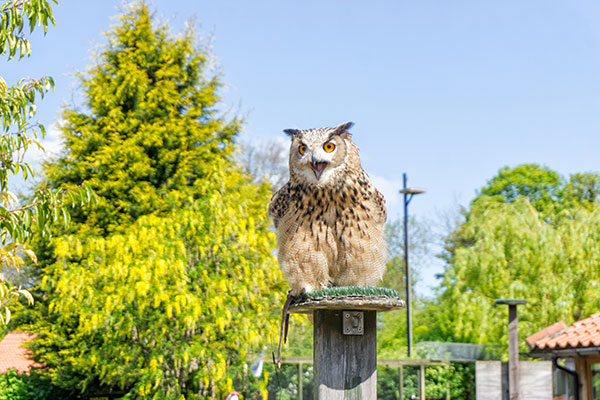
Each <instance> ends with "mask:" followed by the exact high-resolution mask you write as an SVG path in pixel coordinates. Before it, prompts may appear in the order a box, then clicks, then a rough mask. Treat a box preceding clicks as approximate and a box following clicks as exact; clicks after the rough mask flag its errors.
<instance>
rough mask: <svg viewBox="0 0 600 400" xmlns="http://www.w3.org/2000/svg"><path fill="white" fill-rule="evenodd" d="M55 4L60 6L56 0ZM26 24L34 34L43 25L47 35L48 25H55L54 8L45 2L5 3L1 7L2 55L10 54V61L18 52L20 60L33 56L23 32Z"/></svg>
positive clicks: (18, 1)
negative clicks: (37, 27)
mask: <svg viewBox="0 0 600 400" xmlns="http://www.w3.org/2000/svg"><path fill="white" fill-rule="evenodd" d="M53 2H54V3H55V4H58V3H57V1H56V0H53ZM26 22H27V24H28V25H29V33H31V32H33V30H34V29H35V27H36V25H37V26H40V25H41V26H43V27H44V34H46V32H47V31H48V23H51V24H52V25H54V17H53V16H52V8H51V7H50V5H49V4H48V2H47V1H45V0H13V1H7V2H5V3H4V4H3V5H2V6H1V7H0V54H2V55H4V54H7V53H8V59H9V60H10V59H11V58H13V57H14V56H15V55H16V54H17V52H18V53H19V58H23V57H25V56H29V55H30V54H31V45H30V44H29V41H28V40H27V39H26V38H25V35H24V32H23V29H24V27H25V23H26Z"/></svg>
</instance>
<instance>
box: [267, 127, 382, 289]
mask: <svg viewBox="0 0 600 400" xmlns="http://www.w3.org/2000/svg"><path fill="white" fill-rule="evenodd" d="M352 125H353V124H352V123H351V122H347V123H344V124H342V125H339V126H337V127H335V128H321V129H309V130H299V129H286V130H284V132H285V133H287V134H288V135H289V136H290V137H291V139H292V144H291V147H290V161H289V167H290V180H289V182H287V183H286V184H285V185H284V186H283V187H282V188H281V189H279V190H278V191H277V192H276V193H275V194H274V195H273V198H272V199H271V202H270V203H269V215H270V216H271V218H272V219H273V223H274V225H275V229H276V231H277V245H278V249H279V254H278V258H279V265H280V267H281V269H282V271H283V272H284V274H285V275H286V276H287V278H288V281H289V283H290V287H291V293H292V295H297V294H300V293H303V292H310V291H312V290H316V289H322V288H325V287H330V286H353V285H356V286H375V284H376V283H377V282H378V281H379V280H380V279H381V277H382V275H383V272H384V270H385V261H386V246H385V242H384V239H383V225H384V223H385V219H386V210H385V200H384V198H383V195H382V194H381V193H379V192H378V191H377V189H376V188H375V186H373V184H372V183H371V181H370V179H369V177H368V176H367V174H366V173H365V171H364V170H363V169H362V167H361V165H360V158H359V156H358V148H357V147H356V145H355V144H354V142H353V141H352V139H351V137H350V133H349V132H348V129H350V128H351V127H352Z"/></svg>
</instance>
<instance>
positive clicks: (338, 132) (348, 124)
mask: <svg viewBox="0 0 600 400" xmlns="http://www.w3.org/2000/svg"><path fill="white" fill-rule="evenodd" d="M353 125H354V122H344V123H343V124H340V125H338V126H336V127H335V128H333V133H332V134H331V136H335V135H341V134H342V133H344V132H347V131H348V130H349V129H350V128H352V126H353ZM348 133H350V132H348Z"/></svg>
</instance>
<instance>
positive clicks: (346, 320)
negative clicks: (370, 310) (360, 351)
mask: <svg viewBox="0 0 600 400" xmlns="http://www.w3.org/2000/svg"><path fill="white" fill-rule="evenodd" d="M342 314H343V318H342V333H343V334H344V335H364V333H365V329H364V328H365V318H364V313H363V312H362V311H342Z"/></svg>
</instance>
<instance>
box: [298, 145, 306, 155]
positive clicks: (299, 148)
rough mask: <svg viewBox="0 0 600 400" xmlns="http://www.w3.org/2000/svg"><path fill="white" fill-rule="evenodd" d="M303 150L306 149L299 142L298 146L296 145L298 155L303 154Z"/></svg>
mask: <svg viewBox="0 0 600 400" xmlns="http://www.w3.org/2000/svg"><path fill="white" fill-rule="evenodd" d="M305 151H306V146H305V145H303V144H301V145H300V146H298V153H300V155H303V154H304V152H305Z"/></svg>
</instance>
